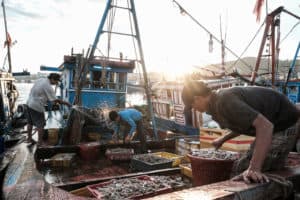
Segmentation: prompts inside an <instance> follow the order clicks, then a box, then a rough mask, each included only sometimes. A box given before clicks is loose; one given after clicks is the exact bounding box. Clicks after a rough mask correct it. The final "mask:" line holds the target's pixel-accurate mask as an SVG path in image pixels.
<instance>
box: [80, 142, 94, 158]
mask: <svg viewBox="0 0 300 200" xmlns="http://www.w3.org/2000/svg"><path fill="white" fill-rule="evenodd" d="M79 149H80V151H79V155H80V158H81V159H83V160H86V161H90V160H97V159H98V158H99V143H86V144H80V145H79Z"/></svg>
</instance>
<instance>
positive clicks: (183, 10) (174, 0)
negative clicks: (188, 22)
mask: <svg viewBox="0 0 300 200" xmlns="http://www.w3.org/2000/svg"><path fill="white" fill-rule="evenodd" d="M173 2H174V3H175V4H176V5H177V6H178V7H179V10H180V13H185V14H187V15H188V16H189V17H190V18H191V19H192V20H193V21H194V22H195V23H196V24H198V25H199V26H200V27H201V28H202V29H204V30H205V31H206V32H207V33H208V34H210V35H211V36H212V37H213V39H215V40H216V41H217V42H219V43H220V44H222V42H221V41H220V40H219V39H218V38H217V37H216V36H215V35H214V34H212V33H211V32H210V31H209V30H208V29H207V28H206V27H205V26H203V25H202V24H200V22H198V21H197V20H196V19H195V18H194V17H193V16H192V15H191V14H190V13H189V12H187V11H186V10H185V9H184V8H183V7H182V6H181V5H180V4H179V3H178V2H177V1H176V0H173ZM224 48H225V49H227V50H228V51H229V52H230V53H231V54H232V55H234V56H235V57H236V58H238V57H239V56H238V55H237V54H236V53H235V52H234V51H232V50H231V49H230V48H229V47H227V46H226V45H224ZM241 62H242V63H244V64H245V65H246V66H248V67H249V68H251V66H250V65H248V63H246V62H245V61H243V60H241Z"/></svg>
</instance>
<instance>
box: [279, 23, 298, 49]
mask: <svg viewBox="0 0 300 200" xmlns="http://www.w3.org/2000/svg"><path fill="white" fill-rule="evenodd" d="M299 24H300V21H298V22H297V23H296V24H295V25H294V26H293V27H292V28H291V30H290V31H289V32H288V33H287V34H286V35H285V36H284V37H283V39H282V40H281V41H280V44H281V43H282V42H283V41H284V40H285V39H286V38H287V37H288V36H289V35H290V34H291V33H292V32H293V30H294V29H295V28H296V26H298V25H299Z"/></svg>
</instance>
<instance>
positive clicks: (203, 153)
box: [191, 148, 238, 160]
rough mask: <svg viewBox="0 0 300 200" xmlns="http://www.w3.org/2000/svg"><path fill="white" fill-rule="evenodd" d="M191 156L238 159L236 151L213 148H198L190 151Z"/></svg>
mask: <svg viewBox="0 0 300 200" xmlns="http://www.w3.org/2000/svg"><path fill="white" fill-rule="evenodd" d="M191 155H192V156H197V157H201V158H208V159H213V160H236V159H238V153H236V152H232V151H225V150H215V149H212V148H211V149H199V150H196V151H192V152H191Z"/></svg>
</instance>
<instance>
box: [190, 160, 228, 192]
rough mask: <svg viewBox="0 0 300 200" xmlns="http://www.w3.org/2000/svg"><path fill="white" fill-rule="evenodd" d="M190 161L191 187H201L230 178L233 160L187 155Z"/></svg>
mask: <svg viewBox="0 0 300 200" xmlns="http://www.w3.org/2000/svg"><path fill="white" fill-rule="evenodd" d="M188 158H190V160H191V165H192V174H193V185H194V186H201V185H206V184H211V183H215V182H219V181H225V180H228V179H229V178H230V174H231V170H232V167H233V163H234V160H217V159H209V158H202V157H198V156H193V155H191V154H188Z"/></svg>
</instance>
